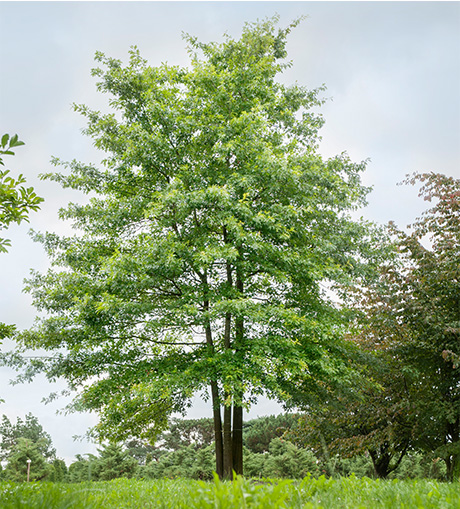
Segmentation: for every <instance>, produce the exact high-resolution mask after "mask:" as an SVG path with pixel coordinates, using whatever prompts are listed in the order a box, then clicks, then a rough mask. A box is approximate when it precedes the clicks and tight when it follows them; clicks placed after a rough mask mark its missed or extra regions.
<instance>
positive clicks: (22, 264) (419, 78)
mask: <svg viewBox="0 0 460 509" xmlns="http://www.w3.org/2000/svg"><path fill="white" fill-rule="evenodd" d="M275 13H277V14H278V15H279V16H280V26H286V25H287V24H288V23H290V22H291V21H292V20H293V19H295V18H297V17H299V16H308V17H307V19H305V20H304V21H303V22H302V23H301V24H300V25H299V26H298V27H297V28H296V29H295V30H294V31H293V32H292V33H291V35H290V37H289V39H288V45H287V51H288V58H289V59H290V60H292V62H293V66H292V67H291V68H290V69H288V70H287V71H286V72H285V73H284V74H283V75H282V77H281V78H280V79H281V80H282V81H283V82H285V83H294V82H295V81H297V82H298V83H299V84H301V85H304V86H306V87H308V88H311V89H313V88H316V87H319V86H321V85H323V84H325V85H326V87H327V90H326V91H325V92H324V93H323V97H325V98H326V99H327V101H326V104H325V105H324V106H323V107H322V108H321V113H322V115H323V116H324V118H325V120H326V124H325V126H324V127H323V129H322V131H321V135H322V142H321V144H320V149H319V151H320V153H322V154H323V155H324V156H326V157H332V156H334V155H336V154H339V153H342V152H344V151H346V152H347V153H348V154H349V156H350V157H351V159H352V160H354V161H356V162H359V161H362V160H368V165H367V170H366V172H365V174H364V176H363V182H364V184H365V185H369V186H373V191H372V193H371V194H370V196H369V199H368V201H369V205H368V206H367V207H366V208H365V209H363V210H361V211H360V214H361V215H362V216H363V217H365V218H367V219H370V220H372V221H375V222H378V223H381V224H384V223H387V222H388V221H390V220H393V221H395V222H396V223H397V224H398V225H399V226H400V227H401V228H403V227H405V226H406V225H408V224H409V223H411V222H412V221H413V220H414V219H415V218H416V217H418V216H419V215H420V214H421V213H422V212H423V210H424V209H425V208H426V207H427V204H426V203H425V202H423V200H421V199H420V198H418V196H417V189H416V188H413V187H410V186H398V185H397V184H398V183H399V182H401V181H402V180H403V179H404V177H405V175H407V174H409V173H413V172H415V171H418V172H425V171H434V172H439V173H444V174H447V175H451V176H454V177H457V178H460V3H459V2H327V1H324V2H276V1H275V2H262V1H261V2H193V1H191V2H148V1H146V2H4V1H0V75H1V78H0V134H3V133H6V132H7V133H10V134H14V133H17V134H19V137H20V139H22V140H23V141H24V142H25V143H26V145H25V146H24V147H20V148H18V149H17V151H16V156H15V157H13V158H11V157H10V158H8V159H5V162H6V163H7V167H9V168H10V169H11V170H12V171H13V172H15V173H16V172H17V173H19V172H21V173H23V174H24V175H25V177H26V178H27V181H28V184H30V185H33V186H34V187H35V189H36V192H37V193H38V194H39V195H40V196H42V197H44V198H45V202H44V203H43V204H42V207H41V210H40V211H39V212H37V213H33V214H32V215H31V218H30V223H29V224H22V225H19V226H13V227H11V228H10V229H9V230H8V231H7V232H5V231H3V232H2V236H3V237H7V238H9V239H11V241H12V247H11V248H10V249H9V252H8V253H6V254H0V289H1V292H0V322H4V323H15V324H16V325H17V326H18V327H19V328H20V329H25V328H28V327H30V326H31V325H32V324H33V321H34V318H35V316H36V310H35V309H34V307H33V306H32V304H31V299H30V297H29V295H27V294H25V293H23V291H22V289H23V286H24V283H23V280H24V278H26V277H28V275H29V273H30V270H31V269H34V270H38V271H44V270H46V268H47V267H48V260H47V258H46V255H45V253H44V252H43V249H42V247H41V245H40V244H35V243H34V242H33V241H32V240H31V238H30V236H29V234H28V232H29V229H30V228H33V229H34V230H35V231H55V232H57V233H62V234H63V233H67V232H68V231H69V226H68V224H66V223H64V222H62V221H60V220H59V219H58V210H59V208H61V207H65V206H66V204H67V203H68V202H69V201H74V202H82V201H83V200H84V199H85V198H84V197H83V196H82V195H81V194H79V193H77V192H75V191H71V190H62V189H61V188H60V187H59V185H58V184H56V183H51V182H43V181H41V180H39V179H38V175H39V174H40V173H46V172H49V171H52V166H51V165H50V160H51V157H52V156H56V157H59V158H60V159H62V160H64V161H68V160H72V159H77V160H80V161H85V162H95V163H97V162H98V161H100V160H101V158H102V157H101V155H100V154H99V153H98V152H97V151H96V150H95V149H94V148H93V146H92V142H91V140H90V139H89V138H85V137H84V136H83V135H82V133H81V130H82V129H83V128H84V126H85V123H84V119H83V118H81V117H80V116H79V115H78V114H77V113H75V112H73V109H72V104H73V103H77V104H82V103H83V104H86V105H88V106H90V107H91V108H93V109H98V108H104V106H105V104H106V103H105V101H106V97H105V96H101V95H100V94H99V93H98V92H97V91H96V88H95V81H96V80H95V79H94V78H92V77H91V76H90V70H91V68H92V67H94V66H95V64H94V54H95V52H96V51H102V52H104V53H106V55H108V56H111V57H115V58H119V59H122V60H123V61H125V62H126V61H127V57H128V51H129V48H130V47H131V46H133V45H136V46H138V47H139V49H140V52H141V55H142V56H143V57H144V58H146V59H147V60H148V61H149V64H150V65H152V66H156V65H160V64H161V63H162V62H168V63H169V64H173V65H181V66H186V65H188V64H189V57H188V54H187V51H186V44H185V42H184V41H183V39H182V33H184V32H185V33H189V34H191V35H194V36H197V37H198V38H199V39H200V40H202V41H221V40H222V35H223V34H224V33H225V32H227V33H229V34H230V35H231V36H234V37H238V36H239V34H240V33H241V28H242V26H243V24H244V23H245V22H253V21H256V20H257V19H263V18H265V17H271V16H273V15H274V14H275ZM10 347H11V345H10V344H8V343H5V344H4V345H3V347H2V348H3V350H6V349H8V348H10ZM13 377H14V372H12V371H11V370H9V369H7V368H4V367H0V397H2V398H3V399H4V400H5V403H3V404H0V415H1V414H5V415H7V416H8V417H9V418H10V420H12V421H16V418H17V417H21V418H23V417H24V415H25V414H26V413H27V412H32V413H33V414H34V415H36V416H37V417H38V419H39V421H40V423H41V424H42V425H43V427H44V429H45V430H46V431H47V432H49V433H50V434H51V436H52V438H53V443H54V446H55V447H56V449H57V453H58V456H59V457H61V458H64V459H65V460H66V461H67V463H69V462H71V461H72V460H73V458H74V456H75V454H77V453H80V454H84V453H89V452H94V451H95V448H96V445H95V444H91V443H88V442H87V441H85V440H81V441H74V440H73V439H72V436H74V435H83V434H84V433H85V432H86V430H87V429H88V427H89V426H91V425H94V424H95V423H96V422H97V416H95V415H92V414H67V415H66V414H65V413H62V412H61V413H59V414H57V413H56V412H58V411H59V410H60V409H61V410H62V409H63V407H64V406H65V404H66V403H68V402H69V400H65V399H59V400H57V401H54V402H53V403H50V404H47V405H45V404H44V403H43V402H42V399H43V398H44V397H46V396H47V395H48V394H49V393H50V392H53V391H56V390H59V389H62V388H63V387H64V384H63V383H58V384H55V385H51V384H49V383H48V382H47V381H46V380H45V379H44V378H43V377H39V378H37V379H36V380H35V381H34V382H32V383H31V384H27V385H15V386H11V385H9V383H8V381H9V380H10V379H12V378H13ZM280 411H282V408H281V407H280V405H279V404H277V403H276V402H271V401H268V400H266V399H263V400H262V401H261V402H260V404H258V405H256V406H255V407H254V408H253V409H251V411H250V412H249V413H248V414H246V417H245V418H246V419H249V418H255V417H257V416H261V415H268V414H273V413H278V412H280ZM210 416H211V409H210V408H209V405H208V404H207V403H204V402H202V401H201V400H200V399H199V398H197V400H196V401H195V404H194V406H193V407H192V409H191V410H190V412H189V414H188V417H190V418H198V417H210Z"/></svg>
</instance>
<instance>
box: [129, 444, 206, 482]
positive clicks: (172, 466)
mask: <svg viewBox="0 0 460 509" xmlns="http://www.w3.org/2000/svg"><path fill="white" fill-rule="evenodd" d="M214 471H215V454H214V447H213V446H212V445H211V446H207V447H201V448H197V447H196V446H194V445H188V446H182V447H180V448H179V449H177V450H174V451H170V452H166V453H164V454H162V455H161V456H160V457H159V458H158V460H153V461H151V462H150V463H148V464H147V465H146V466H145V467H144V468H143V469H141V470H140V471H139V473H138V476H139V477H143V478H146V479H161V478H163V477H167V478H174V479H175V478H178V477H187V478H190V479H205V480H210V479H212V478H213V472H214Z"/></svg>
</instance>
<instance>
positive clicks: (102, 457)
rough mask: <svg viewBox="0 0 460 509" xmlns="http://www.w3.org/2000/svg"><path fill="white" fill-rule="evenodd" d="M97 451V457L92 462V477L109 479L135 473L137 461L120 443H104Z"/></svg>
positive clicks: (131, 475)
mask: <svg viewBox="0 0 460 509" xmlns="http://www.w3.org/2000/svg"><path fill="white" fill-rule="evenodd" d="M99 453H100V454H99V457H98V458H97V459H96V461H94V462H93V475H94V477H93V478H94V479H97V480H101V481H110V480H111V479H117V478H118V477H128V478H129V477H133V476H134V475H135V474H136V471H137V467H138V463H137V461H136V460H135V459H134V458H133V457H131V456H130V455H129V452H128V451H126V450H123V448H122V447H121V446H120V445H116V444H109V445H106V446H104V447H103V448H102V449H100V450H99Z"/></svg>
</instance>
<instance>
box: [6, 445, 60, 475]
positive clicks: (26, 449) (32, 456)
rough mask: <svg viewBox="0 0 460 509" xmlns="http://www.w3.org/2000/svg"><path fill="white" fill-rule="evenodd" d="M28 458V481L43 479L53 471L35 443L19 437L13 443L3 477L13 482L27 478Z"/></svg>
mask: <svg viewBox="0 0 460 509" xmlns="http://www.w3.org/2000/svg"><path fill="white" fill-rule="evenodd" d="M28 460H30V475H29V480H30V481H43V480H46V479H48V478H49V477H50V476H51V474H52V473H53V468H52V466H51V465H50V464H49V463H48V462H47V461H46V459H45V457H44V456H43V454H42V453H41V451H40V449H39V447H38V446H37V444H34V442H33V441H32V440H29V439H27V438H19V439H18V441H17V442H16V444H15V445H14V447H13V449H12V451H11V454H10V456H9V457H8V463H7V465H6V467H5V479H7V480H9V481H15V482H23V481H26V480H27V469H28Z"/></svg>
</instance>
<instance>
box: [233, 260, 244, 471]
mask: <svg viewBox="0 0 460 509" xmlns="http://www.w3.org/2000/svg"><path fill="white" fill-rule="evenodd" d="M236 289H237V290H238V293H239V295H240V296H243V293H244V284H243V278H242V275H241V270H237V272H236ZM243 351H244V319H243V318H242V317H238V318H237V319H236V320H235V355H237V356H238V355H242V353H243ZM239 383H240V389H239V393H238V394H236V395H235V400H234V403H233V470H234V471H235V473H236V474H237V475H243V406H242V405H243V389H242V387H243V380H239Z"/></svg>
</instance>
